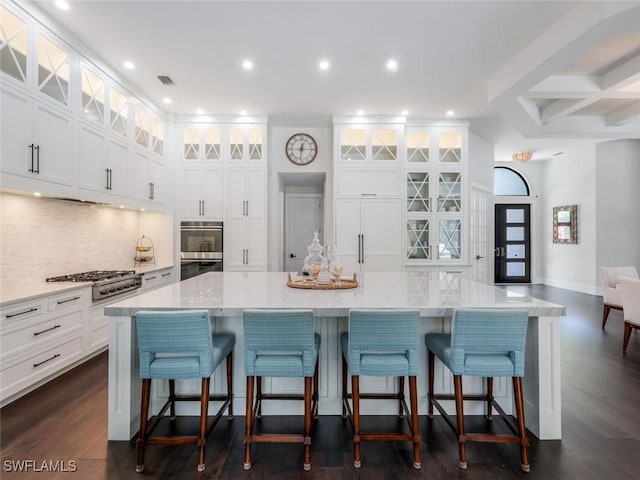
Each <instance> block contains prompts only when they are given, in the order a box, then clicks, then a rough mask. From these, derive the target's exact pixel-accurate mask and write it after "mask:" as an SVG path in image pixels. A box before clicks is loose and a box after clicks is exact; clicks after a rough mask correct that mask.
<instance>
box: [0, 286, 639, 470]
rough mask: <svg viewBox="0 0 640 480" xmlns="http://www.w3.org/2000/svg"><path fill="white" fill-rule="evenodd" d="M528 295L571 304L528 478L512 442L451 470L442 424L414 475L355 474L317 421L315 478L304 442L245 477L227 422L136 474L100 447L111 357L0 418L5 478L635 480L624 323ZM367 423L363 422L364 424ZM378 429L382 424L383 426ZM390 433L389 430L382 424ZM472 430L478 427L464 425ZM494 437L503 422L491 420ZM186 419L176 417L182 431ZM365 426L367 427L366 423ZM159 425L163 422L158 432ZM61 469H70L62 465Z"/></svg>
mask: <svg viewBox="0 0 640 480" xmlns="http://www.w3.org/2000/svg"><path fill="white" fill-rule="evenodd" d="M517 288H518V289H521V290H522V291H523V292H526V293H528V294H530V295H532V296H535V297H538V298H541V299H545V300H549V301H552V302H555V303H560V304H563V305H566V306H567V309H568V316H567V317H566V318H564V319H563V321H562V402H563V412H562V414H563V440H562V441H545V442H540V441H538V440H536V439H535V438H534V437H531V447H530V458H531V473H529V474H525V473H522V472H521V471H520V467H519V465H520V459H519V452H518V448H517V447H516V446H515V445H496V444H477V443H476V444H470V445H469V446H468V447H467V451H468V462H469V469H468V470H467V471H466V472H463V471H461V470H459V469H458V467H457V445H456V442H455V438H454V435H453V434H452V432H451V431H450V430H449V429H448V427H447V426H446V424H445V423H444V421H443V420H442V418H439V417H435V418H434V419H433V420H429V419H427V417H425V416H421V417H420V422H421V425H420V430H421V435H422V438H423V446H422V470H420V471H415V470H413V468H412V467H411V449H410V445H408V444H407V445H404V444H397V443H395V444H394V443H365V444H363V447H362V456H363V464H362V468H361V470H360V471H359V472H358V471H356V470H354V469H353V465H352V452H353V450H352V443H351V437H350V434H351V430H350V428H349V427H348V425H347V424H346V423H345V421H344V420H343V419H342V418H341V417H339V416H335V417H332V416H331V417H321V418H320V419H319V421H318V423H317V425H316V429H315V432H314V443H313V446H312V465H313V467H312V470H311V471H310V472H307V473H305V472H303V471H302V448H301V446H300V445H277V444H259V445H256V446H254V449H253V468H252V470H250V471H249V472H245V471H244V470H243V445H242V437H243V427H244V417H241V416H238V417H236V418H235V419H234V420H232V421H227V420H223V421H222V422H221V423H220V424H219V425H218V426H217V427H216V429H215V430H214V431H213V432H212V434H211V436H210V437H209V441H208V444H207V468H206V470H205V471H204V472H203V473H201V474H198V473H197V472H196V469H195V466H196V463H197V462H196V459H197V453H196V448H195V447H194V446H193V445H185V446H152V447H149V449H148V452H147V461H146V470H145V473H144V474H142V475H139V474H136V473H135V453H136V452H135V445H134V443H133V442H108V441H107V440H106V438H107V420H106V412H107V356H106V354H103V355H100V356H99V357H97V358H95V359H93V360H91V361H89V362H87V363H86V364H84V365H82V366H80V367H78V368H76V369H74V370H73V371H71V372H69V373H67V374H66V375H64V376H62V377H60V378H58V379H56V380H54V381H53V382H50V383H49V384H47V385H45V386H44V387H42V388H40V389H38V390H37V391H35V392H33V393H31V394H29V395H27V396H25V397H23V398H22V399H20V400H18V401H16V402H14V403H13V404H11V405H8V406H6V407H5V408H3V409H2V410H1V412H0V421H1V424H0V442H1V443H0V445H1V457H2V471H1V472H0V477H1V478H2V479H3V480H4V479H7V480H8V479H12V478H18V479H26V478H42V479H44V478H47V479H49V478H60V479H64V478H72V477H74V476H75V478H82V479H83V480H84V479H129V478H130V479H134V478H135V479H141V478H162V479H168V478H185V479H187V478H202V479H204V478H222V479H238V478H245V479H258V478H260V479H272V478H273V479H279V478H305V479H332V480H333V479H351V478H366V479H367V480H376V479H405V478H406V479H410V478H430V479H434V480H436V479H516V478H528V479H545V480H549V479H563V480H568V479H576V480H578V479H579V480H585V479H587V480H588V479H594V480H595V479H598V480H600V479H605V478H615V479H617V480H622V479H638V478H640V467H639V465H640V463H639V462H638V459H637V457H636V455H638V452H640V416H638V414H637V406H638V405H639V404H640V335H638V334H637V333H635V334H633V335H632V338H631V342H630V344H629V349H628V353H627V355H626V356H623V355H622V331H623V328H622V314H621V312H618V311H612V312H611V315H610V317H609V321H608V323H607V329H606V331H604V332H603V331H602V330H601V328H600V323H601V313H602V299H601V297H595V296H591V295H584V294H580V293H576V292H571V291H568V290H562V289H558V288H552V287H546V286H542V285H532V286H522V287H517ZM367 420H368V421H370V420H371V419H365V421H367ZM375 421H376V422H378V423H377V426H378V427H379V428H383V427H385V426H388V427H389V428H391V427H393V426H394V425H395V424H396V422H397V419H396V418H393V417H388V418H387V417H382V418H380V417H376V418H375ZM380 422H382V424H380ZM384 424H386V425H384ZM468 424H469V426H473V425H474V424H478V425H479V426H481V425H483V424H484V419H482V418H478V417H474V418H469V419H468ZM494 424H495V426H494V428H496V429H499V428H500V425H501V422H500V421H498V420H496V421H494ZM192 425H194V420H193V419H181V420H180V423H179V424H178V428H189V427H190V426H192ZM274 425H275V426H277V428H278V429H280V430H281V429H283V428H284V429H292V430H297V429H298V428H299V426H300V425H301V423H300V419H299V418H297V417H294V418H291V417H265V418H264V419H263V420H262V426H263V427H264V428H265V429H268V428H269V427H271V426H274ZM365 425H366V424H365ZM162 426H163V425H161V428H162ZM15 460H35V462H36V464H37V465H41V463H42V461H54V462H55V461H58V460H61V461H65V462H69V461H74V462H77V472H75V473H64V472H57V473H36V472H34V471H33V470H32V471H30V472H22V473H17V472H11V471H8V468H7V465H8V464H7V461H15ZM66 465H67V466H68V465H69V464H68V463H67V464H66Z"/></svg>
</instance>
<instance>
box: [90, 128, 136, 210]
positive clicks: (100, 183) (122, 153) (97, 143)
mask: <svg viewBox="0 0 640 480" xmlns="http://www.w3.org/2000/svg"><path fill="white" fill-rule="evenodd" d="M78 136H79V138H78V187H79V188H81V189H86V190H92V191H95V192H100V193H104V194H105V195H114V196H116V197H123V198H126V197H128V196H129V190H130V188H129V172H128V169H129V161H128V159H129V147H128V145H127V144H126V143H125V142H123V141H122V140H118V139H115V138H111V136H110V135H109V134H108V133H107V132H106V130H104V129H99V128H95V127H93V126H91V125H88V124H84V123H83V122H80V124H79V127H78ZM107 198H108V197H107Z"/></svg>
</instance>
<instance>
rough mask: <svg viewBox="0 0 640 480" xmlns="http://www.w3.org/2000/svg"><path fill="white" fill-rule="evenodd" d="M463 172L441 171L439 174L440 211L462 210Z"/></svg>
mask: <svg viewBox="0 0 640 480" xmlns="http://www.w3.org/2000/svg"><path fill="white" fill-rule="evenodd" d="M461 191H462V174H461V173H460V172H440V174H439V175H438V211H439V212H460V211H461V210H462V205H461V198H460V193H461Z"/></svg>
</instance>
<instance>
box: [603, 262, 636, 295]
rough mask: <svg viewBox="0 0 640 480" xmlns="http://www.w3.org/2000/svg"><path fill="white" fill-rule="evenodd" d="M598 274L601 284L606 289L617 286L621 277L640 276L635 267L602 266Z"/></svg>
mask: <svg viewBox="0 0 640 480" xmlns="http://www.w3.org/2000/svg"><path fill="white" fill-rule="evenodd" d="M598 275H599V277H600V285H601V286H602V289H603V290H604V289H605V288H616V284H617V283H618V278H620V277H630V278H638V271H637V270H636V268H635V267H600V268H599V269H598Z"/></svg>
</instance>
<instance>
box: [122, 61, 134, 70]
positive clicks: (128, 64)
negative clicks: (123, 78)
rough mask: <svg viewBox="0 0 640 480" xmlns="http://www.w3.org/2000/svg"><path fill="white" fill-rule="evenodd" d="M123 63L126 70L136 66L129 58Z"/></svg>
mask: <svg viewBox="0 0 640 480" xmlns="http://www.w3.org/2000/svg"><path fill="white" fill-rule="evenodd" d="M123 65H124V68H126V69H127V70H133V69H134V68H136V66H135V64H134V63H133V62H130V61H129V60H127V61H125V62H124V63H123Z"/></svg>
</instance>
